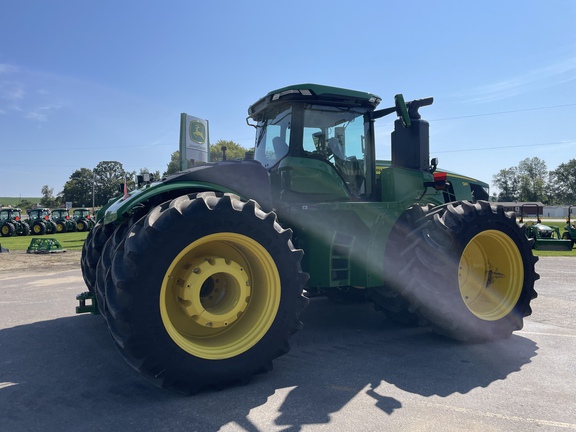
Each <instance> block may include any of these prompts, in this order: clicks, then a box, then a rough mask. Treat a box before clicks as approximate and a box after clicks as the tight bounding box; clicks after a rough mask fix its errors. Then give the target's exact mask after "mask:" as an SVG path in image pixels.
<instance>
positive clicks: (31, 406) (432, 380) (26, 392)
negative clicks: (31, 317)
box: [0, 298, 537, 432]
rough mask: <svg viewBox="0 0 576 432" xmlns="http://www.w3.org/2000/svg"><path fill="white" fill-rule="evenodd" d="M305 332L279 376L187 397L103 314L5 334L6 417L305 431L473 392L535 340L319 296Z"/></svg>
mask: <svg viewBox="0 0 576 432" xmlns="http://www.w3.org/2000/svg"><path fill="white" fill-rule="evenodd" d="M302 320H303V321H304V323H305V329H304V330H303V331H301V332H300V333H298V334H296V335H295V336H294V337H293V338H292V350H291V351H290V353H289V354H287V355H286V356H283V357H281V358H279V359H277V360H276V361H275V363H274V370H273V371H272V372H271V373H268V374H263V375H258V376H256V377H254V378H253V379H252V381H251V382H250V383H249V384H248V385H246V386H238V387H231V388H228V389H224V390H222V391H217V392H215V391H212V392H205V393H200V394H198V395H195V396H192V397H183V396H181V395H177V394H174V393H172V392H168V391H164V390H161V389H158V388H156V387H154V386H152V385H151V384H149V383H148V382H147V381H145V380H144V379H142V378H141V377H140V376H139V374H138V373H136V372H135V371H133V370H132V369H131V368H130V367H129V366H128V365H127V364H126V363H125V362H124V361H123V359H122V358H121V356H120V355H119V353H118V352H117V350H116V349H115V347H114V344H113V342H112V339H111V337H110V336H109V335H108V331H107V328H106V325H105V324H104V322H103V320H102V319H101V317H99V316H92V315H82V316H73V317H66V318H60V319H55V320H51V321H43V322H37V323H33V324H28V325H22V326H17V327H12V328H8V329H3V330H0V413H1V414H0V422H1V423H2V424H3V425H5V427H6V428H7V429H6V430H11V431H15V432H18V431H28V430H38V429H39V428H40V425H41V428H42V429H43V430H60V431H72V430H74V431H76V430H83V431H92V430H122V429H124V430H130V431H139V430H143V431H144V430H145V431H155V430H176V429H180V428H182V427H183V425H186V428H185V429H186V430H195V431H217V430H220V429H222V428H223V427H224V426H226V425H228V426H229V427H236V428H238V427H240V428H241V429H242V430H246V431H258V430H271V429H274V430H277V429H279V428H281V429H282V430H291V431H292V430H294V431H296V430H300V429H301V428H302V426H304V425H314V424H321V425H322V424H328V423H329V422H330V418H331V415H332V414H334V413H337V412H338V411H340V410H342V408H343V407H345V406H346V405H347V404H348V403H350V401H352V400H353V399H356V398H359V397H360V398H364V399H368V400H370V401H371V403H372V405H374V406H375V407H376V409H378V410H380V411H382V412H383V413H386V414H387V415H391V414H392V413H394V412H395V411H396V410H400V409H402V402H401V399H402V396H403V394H404V393H412V394H417V395H423V396H431V395H439V396H447V395H451V394H454V393H467V392H469V391H471V390H473V389H475V388H478V387H486V386H488V385H490V384H491V383H493V382H494V381H497V380H504V379H506V378H507V377H508V376H509V375H510V374H512V373H514V372H517V371H519V370H520V369H521V368H522V366H523V365H525V364H527V363H530V361H531V358H532V357H533V356H535V355H536V351H537V346H536V344H535V343H534V342H533V341H531V340H528V339H526V338H523V337H520V336H517V335H514V336H512V338H510V339H509V340H507V341H501V342H494V343H488V344H481V345H462V344H458V343H454V342H452V341H450V340H447V339H444V338H441V337H438V336H435V335H434V334H432V333H431V332H430V331H429V330H427V329H425V328H411V327H402V326H397V325H394V324H391V323H388V322H386V321H385V320H384V319H383V316H382V315H381V314H379V313H377V312H375V311H373V310H372V307H371V305H369V304H354V305H339V304H334V303H330V302H329V301H328V300H326V299H323V298H315V299H313V300H312V301H311V304H310V305H309V306H308V308H306V309H305V311H304V312H303V314H302Z"/></svg>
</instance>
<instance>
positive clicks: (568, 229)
mask: <svg viewBox="0 0 576 432" xmlns="http://www.w3.org/2000/svg"><path fill="white" fill-rule="evenodd" d="M573 208H576V206H574V205H571V206H568V217H567V218H566V226H565V227H564V232H563V233H562V238H563V239H564V240H570V241H571V242H572V247H574V243H575V242H576V225H574V223H573V222H571V217H572V209H573Z"/></svg>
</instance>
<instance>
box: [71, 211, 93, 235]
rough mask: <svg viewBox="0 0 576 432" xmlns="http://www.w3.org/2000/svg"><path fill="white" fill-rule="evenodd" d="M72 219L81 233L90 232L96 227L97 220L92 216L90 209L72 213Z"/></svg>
mask: <svg viewBox="0 0 576 432" xmlns="http://www.w3.org/2000/svg"><path fill="white" fill-rule="evenodd" d="M72 218H73V219H74V222H76V227H77V230H78V231H80V232H84V231H90V230H91V229H92V228H94V226H95V225H96V220H95V219H94V216H92V214H91V212H90V209H87V208H77V209H74V210H73V211H72Z"/></svg>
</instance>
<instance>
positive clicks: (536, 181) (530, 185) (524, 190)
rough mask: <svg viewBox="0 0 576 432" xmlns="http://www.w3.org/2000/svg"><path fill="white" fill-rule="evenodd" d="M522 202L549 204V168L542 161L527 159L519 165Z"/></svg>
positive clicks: (534, 158)
mask: <svg viewBox="0 0 576 432" xmlns="http://www.w3.org/2000/svg"><path fill="white" fill-rule="evenodd" d="M518 179H519V190H520V196H519V200H520V201H542V202H544V203H545V202H547V201H548V198H547V196H546V184H547V183H548V168H546V162H544V161H543V160H542V159H540V158H537V157H533V158H526V159H524V160H522V161H520V163H519V164H518Z"/></svg>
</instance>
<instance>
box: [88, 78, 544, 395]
mask: <svg viewBox="0 0 576 432" xmlns="http://www.w3.org/2000/svg"><path fill="white" fill-rule="evenodd" d="M432 102H433V99H432V98H427V99H420V100H413V101H410V102H407V103H405V102H404V99H403V97H402V95H397V96H396V98H395V103H394V106H391V107H389V108H384V109H377V106H378V104H379V103H380V98H379V97H378V96H376V95H374V94H371V93H365V92H359V91H353V90H346V89H341V88H335V87H328V86H322V85H315V84H304V85H295V86H290V87H284V88H281V89H279V90H275V91H272V92H270V93H268V94H267V95H266V96H264V97H263V98H261V99H260V100H258V101H257V102H256V103H254V104H253V105H252V106H250V108H249V110H248V119H247V122H248V124H249V125H250V126H253V127H254V128H255V130H256V141H255V148H254V152H253V153H252V152H249V153H248V154H247V157H246V159H244V160H228V161H222V162H209V163H205V164H201V165H197V166H193V167H192V168H189V169H187V170H185V171H182V172H179V173H177V174H174V175H171V176H168V177H165V178H163V179H161V180H160V181H158V182H154V183H152V184H150V185H146V186H145V187H143V188H140V189H136V190H133V191H131V192H130V193H129V195H128V196H122V197H119V198H118V199H115V200H111V202H109V204H108V205H107V206H106V207H104V208H103V209H102V210H101V211H100V213H99V214H98V221H99V222H98V224H97V225H96V227H95V228H94V229H93V230H92V232H90V233H89V234H88V237H87V239H86V242H85V244H84V248H83V251H82V274H83V277H84V280H85V282H86V285H87V287H88V289H89V292H88V293H82V294H80V295H79V296H78V300H79V301H80V303H81V305H80V307H79V308H78V311H79V312H83V311H86V310H90V309H91V308H89V307H88V306H86V300H87V299H89V298H94V299H95V303H94V305H95V307H97V309H99V311H100V313H101V314H102V316H103V317H104V319H105V321H106V323H107V325H108V328H109V330H110V333H111V335H112V337H113V339H114V341H115V342H116V346H117V347H118V348H119V350H120V352H121V353H122V355H123V356H124V358H125V359H126V361H127V362H128V363H129V364H130V365H131V366H132V367H134V368H135V369H136V370H138V371H139V372H140V373H141V374H143V375H144V376H145V377H146V378H148V379H149V380H150V381H152V382H153V383H155V384H156V385H158V386H160V387H163V388H169V389H173V390H176V391H179V392H184V393H194V392H197V391H199V390H202V389H205V388H221V387H223V386H226V385H228V384H230V383H234V382H244V381H246V380H248V379H249V378H250V377H251V376H252V375H254V374H256V373H258V372H262V371H267V370H270V369H271V368H272V361H273V360H274V359H275V358H277V357H279V356H281V355H283V354H285V353H286V352H288V350H289V338H290V336H291V335H292V334H294V333H295V332H296V331H298V330H300V329H301V327H302V323H301V321H300V312H301V310H302V309H303V308H304V307H305V306H306V304H307V303H308V298H307V297H306V296H305V295H304V293H305V292H319V293H322V294H325V295H327V296H328V297H333V298H336V299H339V300H343V301H347V300H350V301H352V300H356V299H358V298H359V297H361V298H365V299H368V300H369V301H371V302H373V303H374V304H375V306H376V307H377V309H379V310H381V311H383V312H384V313H385V314H386V315H387V316H389V317H391V318H392V319H397V320H400V321H415V322H427V323H428V324H429V325H430V327H431V328H432V329H433V330H434V331H436V332H438V333H440V334H443V335H446V336H448V337H451V338H454V339H456V340H460V341H475V342H479V341H488V340H494V339H501V338H507V337H509V336H510V335H511V333H512V332H513V331H515V330H519V329H521V328H522V326H523V318H524V317H525V316H528V315H530V313H531V309H530V302H531V300H532V299H533V298H535V297H536V292H535V290H534V283H535V281H536V280H537V279H538V277H539V276H538V274H537V273H536V272H535V269H534V264H535V262H536V261H537V257H534V256H533V254H532V241H531V240H529V239H528V238H527V237H526V233H525V228H523V227H521V226H519V225H518V224H517V223H516V217H515V214H514V213H507V212H505V211H504V209H503V207H501V206H496V205H492V204H490V203H489V202H487V201H483V200H481V199H479V198H487V197H488V194H487V191H486V189H485V188H486V186H487V185H486V184H485V183H482V182H478V181H475V180H474V179H471V178H468V177H465V176H459V175H456V174H453V173H448V172H443V171H441V170H438V168H437V160H435V159H433V160H432V161H430V160H429V124H428V122H426V121H425V120H423V119H422V118H421V116H420V113H419V109H420V108H421V107H424V106H427V105H430V104H432ZM390 114H394V115H395V116H396V117H397V118H396V120H395V121H394V132H392V135H391V150H392V151H391V155H392V160H391V161H389V162H387V161H379V160H376V142H375V135H376V134H375V123H376V121H377V120H378V119H380V118H382V117H384V116H387V115H390ZM454 199H456V200H454ZM92 310H93V309H92Z"/></svg>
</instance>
